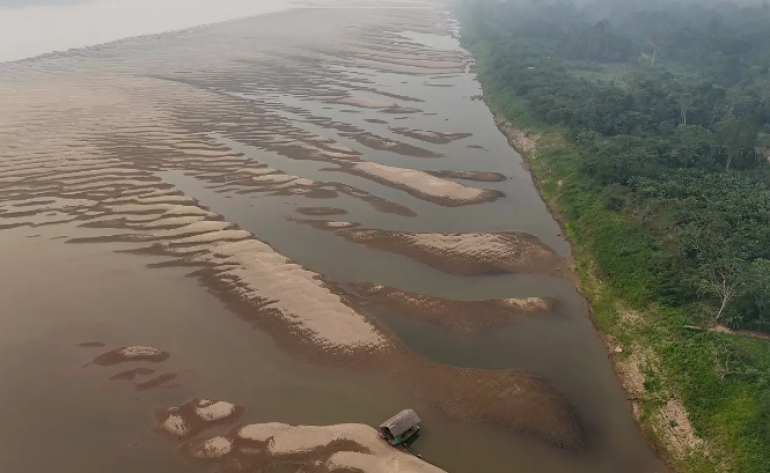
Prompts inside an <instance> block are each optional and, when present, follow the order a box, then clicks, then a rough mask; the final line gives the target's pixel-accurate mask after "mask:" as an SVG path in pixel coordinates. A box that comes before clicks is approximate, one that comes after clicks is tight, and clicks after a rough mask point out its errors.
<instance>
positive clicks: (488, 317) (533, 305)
mask: <svg viewBox="0 0 770 473" xmlns="http://www.w3.org/2000/svg"><path fill="white" fill-rule="evenodd" d="M350 286H351V288H352V289H353V290H354V291H355V293H356V295H357V296H359V297H360V298H361V301H360V302H361V303H362V304H363V305H364V306H367V305H369V304H378V305H383V306H386V307H388V308H390V309H392V310H395V311H397V312H399V313H401V314H403V315H405V316H407V317H410V318H413V319H416V320H422V321H425V322H430V323H432V324H435V325H440V326H442V327H445V328H448V329H450V330H453V331H455V332H462V333H475V332H481V331H484V330H488V329H490V328H494V327H498V326H502V325H508V324H511V323H513V322H515V321H516V320H518V319H519V318H521V317H522V316H525V315H534V314H542V313H546V312H549V311H551V310H552V309H553V306H554V301H553V300H551V299H546V298H542V297H526V298H510V299H500V300H484V301H461V300H452V299H443V298H440V297H433V296H428V295H425V294H415V293H411V292H406V291H402V290H399V289H394V288H390V287H385V286H379V285H375V284H369V283H358V284H352V285H350Z"/></svg>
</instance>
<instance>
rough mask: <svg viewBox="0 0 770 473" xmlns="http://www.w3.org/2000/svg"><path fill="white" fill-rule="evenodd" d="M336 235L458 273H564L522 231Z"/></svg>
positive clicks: (558, 260)
mask: <svg viewBox="0 0 770 473" xmlns="http://www.w3.org/2000/svg"><path fill="white" fill-rule="evenodd" d="M337 234H338V235H341V236H343V237H344V238H346V239H347V240H350V241H353V242H356V243H362V244H365V245H366V246H369V247H371V248H375V249H379V250H386V251H391V252H393V253H398V254H401V255H404V256H408V257H410V258H414V259H416V260H418V261H420V262H422V263H424V264H427V265H428V266H431V267H434V268H436V269H439V270H441V271H444V272H446V273H450V274H458V275H461V276H483V275H494V274H506V273H533V274H550V275H562V274H564V273H565V262H564V260H563V259H562V258H560V257H559V256H558V255H557V254H556V253H554V251H553V250H551V249H550V248H548V247H547V246H546V245H545V244H543V243H542V242H541V241H540V240H538V239H537V238H536V237H534V236H532V235H528V234H523V233H514V232H506V233H407V232H396V231H388V230H373V229H365V228H360V229H359V228H357V229H351V230H339V231H338V232H337Z"/></svg>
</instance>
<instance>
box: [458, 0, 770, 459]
mask: <svg viewBox="0 0 770 473" xmlns="http://www.w3.org/2000/svg"><path fill="white" fill-rule="evenodd" d="M458 8H459V11H460V17H461V20H462V23H463V39H464V42H465V43H466V46H467V47H468V48H469V49H471V50H472V52H473V53H474V56H475V57H476V60H477V64H478V67H479V76H480V79H481V80H482V83H483V85H484V92H485V98H486V100H487V102H488V103H489V104H490V106H491V107H492V108H493V110H494V111H495V112H496V113H497V114H498V115H499V116H501V117H503V118H505V119H506V120H507V122H508V123H510V124H512V125H513V126H514V127H515V128H516V129H518V130H525V131H528V132H531V133H536V134H537V136H538V137H539V139H538V148H537V150H536V152H535V153H532V154H531V155H530V156H529V157H528V158H529V161H530V164H531V167H532V169H533V172H534V173H535V175H536V177H537V178H538V181H539V184H540V186H541V189H542V191H543V194H544V196H545V197H546V199H547V200H548V201H549V203H550V204H551V205H552V207H553V208H554V209H555V210H556V211H558V212H559V213H560V214H562V215H563V217H564V221H565V226H566V227H567V231H568V233H569V235H570V237H571V238H572V240H573V242H574V244H575V247H576V258H577V264H578V271H579V273H580V275H581V278H582V281H583V285H584V289H585V291H586V293H587V294H588V295H589V297H590V298H591V299H592V303H593V307H594V311H595V316H596V321H597V324H598V325H599V327H600V328H601V329H602V330H603V331H604V332H606V333H608V334H611V335H612V336H614V337H616V338H617V339H618V340H620V342H621V343H624V344H627V345H630V346H641V347H645V348H647V349H649V350H651V352H652V353H653V355H654V357H655V359H656V360H657V363H656V364H657V365H658V366H657V369H656V370H655V371H652V372H650V373H647V374H648V377H647V383H645V387H646V388H647V392H646V394H645V396H644V398H643V399H641V400H640V404H641V406H642V408H643V414H642V423H643V425H644V426H645V427H646V428H647V430H648V433H650V435H651V437H653V439H654V440H656V441H659V442H661V443H662V442H664V440H663V439H662V438H661V437H660V436H659V434H657V433H655V432H653V431H652V426H654V425H655V424H654V420H653V417H654V416H655V414H656V413H657V412H659V410H660V407H662V406H663V405H665V404H666V402H667V401H668V399H671V398H672V397H673V398H676V399H679V400H681V402H682V403H683V404H684V406H685V407H686V409H687V411H688V412H689V414H690V420H691V423H692V425H693V427H694V429H695V432H696V433H697V434H698V435H699V436H700V437H702V438H704V439H705V440H706V441H707V445H708V453H705V452H704V451H703V449H700V450H699V449H696V451H695V452H694V453H693V454H691V455H688V456H686V457H677V458H672V462H673V463H674V464H675V465H676V466H677V467H678V468H679V469H680V470H682V471H692V472H695V471H698V472H700V471H703V472H708V471H735V472H740V473H760V472H761V473H767V472H768V471H770V342H768V341H766V340H758V339H752V338H748V337H745V336H738V335H732V334H731V335H727V334H722V333H716V332H712V331H694V330H690V329H688V328H687V327H688V326H699V327H704V328H707V327H710V326H714V325H717V324H723V325H726V326H729V327H731V328H733V329H744V330H754V331H760V332H766V333H767V332H770V169H768V156H770V153H769V152H768V149H769V148H770V140H768V136H770V6H767V4H765V5H761V6H756V7H739V6H737V5H735V4H717V3H714V4H713V5H709V6H704V2H700V4H695V3H693V4H687V3H685V2H682V3H672V2H668V1H666V2H664V1H641V0H639V1H634V0H627V1H624V2H623V1H610V0H598V1H594V2H592V3H591V4H590V5H587V6H584V7H581V6H576V5H574V4H571V3H568V2H559V3H553V2H550V3H549V2H548V1H547V0H532V1H529V0H526V1H524V2H511V1H507V2H497V1H495V2H492V1H484V0H476V1H473V0H466V1H465V2H464V3H462V4H461V5H460V6H459V7H458ZM629 310H635V311H638V312H639V313H640V314H641V316H640V317H641V319H642V322H641V323H634V324H631V323H628V322H627V321H626V320H624V319H623V317H622V316H621V315H620V314H622V313H623V312H627V311H629ZM669 424H670V423H669ZM670 425H673V424H670Z"/></svg>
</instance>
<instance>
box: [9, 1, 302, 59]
mask: <svg viewBox="0 0 770 473" xmlns="http://www.w3.org/2000/svg"><path fill="white" fill-rule="evenodd" d="M285 8H288V2H287V1H286V0H0V62H2V61H12V60H16V59H22V58H27V57H32V56H37V55H40V54H43V53H47V52H51V51H63V50H67V49H70V48H78V47H83V46H88V45H93V44H100V43H106V42H110V41H114V40H116V39H121V38H127V37H130V36H140V35H145V34H151V33H160V32H163V31H171V30H177V29H182V28H188V27H191V26H197V25H202V24H207V23H216V22H219V21H226V20H232V19H235V18H241V17H246V16H252V15H258V14H261V13H268V12H271V11H278V10H282V9H285Z"/></svg>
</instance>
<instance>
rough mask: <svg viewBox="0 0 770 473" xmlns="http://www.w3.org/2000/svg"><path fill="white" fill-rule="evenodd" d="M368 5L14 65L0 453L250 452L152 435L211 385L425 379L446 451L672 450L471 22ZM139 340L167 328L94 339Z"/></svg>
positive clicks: (518, 461)
mask: <svg viewBox="0 0 770 473" xmlns="http://www.w3.org/2000/svg"><path fill="white" fill-rule="evenodd" d="M318 6H323V7H325V8H317V7H318ZM329 6H333V7H334V8H327V7H329ZM360 6H361V5H360V4H358V5H352V4H350V3H344V2H337V3H329V2H326V3H323V4H317V5H315V7H314V5H312V4H308V5H304V6H299V5H294V7H295V8H292V9H289V10H284V11H280V12H273V13H269V14H264V15H261V16H256V17H252V18H248V19H242V20H235V21H230V22H227V23H220V24H213V25H208V26H202V27H196V28H193V29H189V30H183V31H177V32H173V33H164V34H156V35H152V36H146V37H142V38H134V39H126V40H121V41H117V42H114V43H110V44H106V45H101V46H89V47H85V48H83V49H78V50H70V51H67V52H63V53H53V54H48V55H45V56H42V57H38V58H34V59H28V60H23V61H17V62H8V63H4V64H0V100H2V102H3V103H4V104H5V113H4V115H3V117H0V166H2V169H0V205H2V207H0V259H1V260H2V262H3V269H2V270H0V323H2V326H3V330H2V331H1V332H0V402H1V404H0V470H2V471H15V472H19V473H27V472H29V473H32V472H35V473H37V472H41V471H48V470H51V471H58V472H73V473H74V472H78V473H82V472H92V471H93V472H96V471H106V470H109V471H113V472H122V471H125V472H129V471H139V470H150V471H161V470H162V471H167V472H176V471H179V472H181V471H212V470H217V471H257V467H256V466H254V465H255V464H249V463H245V465H246V466H244V467H243V468H242V469H239V468H241V466H242V465H244V463H243V458H244V457H242V456H237V455H248V454H249V452H248V451H247V450H246V449H243V451H242V452H241V451H239V452H234V451H233V452H230V451H229V450H228V452H227V453H226V454H223V455H222V456H221V458H220V457H217V458H207V459H206V461H199V460H200V459H195V458H193V457H195V455H192V456H191V455H190V454H189V452H190V451H195V448H197V447H193V446H191V445H194V444H195V442H196V440H195V438H197V437H195V438H192V440H190V439H187V438H186V439H181V436H180V438H168V436H166V437H164V436H163V435H162V434H159V433H158V425H157V422H156V420H154V418H153V414H155V416H156V418H157V416H158V415H159V414H158V412H165V411H163V409H165V408H168V407H170V406H181V405H184V404H185V403H186V402H188V401H189V400H190V399H193V398H195V399H197V398H205V399H217V400H225V401H227V402H231V403H233V404H235V405H237V406H238V408H239V409H242V410H243V414H242V417H241V418H240V419H239V420H238V425H240V424H243V423H244V422H256V423H265V422H281V423H287V424H293V425H331V424H341V423H360V424H368V425H372V426H376V425H378V424H379V423H380V422H381V421H382V420H384V419H386V418H387V417H389V416H391V415H392V414H394V413H396V412H398V411H399V410H401V409H402V408H405V407H413V408H415V409H416V410H417V412H418V413H419V415H420V416H421V417H422V420H423V431H422V435H421V436H420V438H419V439H418V440H417V441H416V442H415V443H414V445H413V447H414V448H415V449H416V450H417V451H419V452H420V453H421V454H422V455H423V456H424V458H425V459H426V460H428V461H430V462H431V463H433V464H435V465H436V466H438V467H440V468H442V469H444V470H446V471H448V472H453V473H454V472H457V473H462V472H468V473H472V472H484V473H503V472H506V473H507V472H511V471H522V472H524V471H526V472H537V473H557V472H558V473H563V472H576V473H578V472H586V473H587V472H591V473H604V472H606V473H610V472H617V471H623V472H627V473H653V472H663V471H665V468H664V467H663V466H662V464H661V462H660V461H659V460H658V459H657V458H656V456H655V454H654V452H653V451H652V449H651V447H650V446H649V445H648V443H647V441H646V440H645V439H644V437H643V435H642V434H641V432H640V431H639V429H638V427H637V426H636V425H635V423H634V420H633V416H632V413H631V407H630V404H629V403H628V402H627V401H626V396H625V393H624V391H623V390H622V388H621V386H620V385H619V383H618V382H617V380H616V379H615V377H614V375H613V372H612V367H611V364H610V361H609V359H608V356H607V350H606V349H605V347H604V346H603V343H602V341H601V339H600V337H599V335H598V334H597V333H596V332H595V330H594V329H593V327H592V324H591V321H590V317H589V312H588V307H587V304H586V302H585V300H584V299H583V298H582V297H581V296H580V294H579V293H578V292H577V291H576V290H575V288H574V285H573V282H572V281H573V280H574V278H573V277H572V276H571V273H570V270H569V260H570V257H571V255H570V247H569V244H568V242H567V241H566V240H565V239H564V237H563V236H562V235H561V231H560V228H559V226H558V225H557V223H556V222H555V221H554V219H553V218H552V217H551V215H550V214H549V213H548V210H547V208H546V206H545V205H544V203H543V201H542V200H541V199H540V197H539V195H538V193H537V190H536V188H535V186H534V184H533V182H532V179H531V176H530V175H529V173H528V172H527V170H526V168H525V167H524V165H523V162H522V159H521V157H520V156H519V155H518V154H517V153H516V152H515V151H514V150H513V149H512V148H510V147H509V145H508V143H507V141H506V138H505V137H504V136H503V135H502V134H501V133H500V132H499V131H498V129H497V128H496V126H495V122H494V119H493V116H492V114H491V113H490V111H489V110H488V108H487V107H486V106H485V104H484V102H483V101H481V100H478V97H479V96H480V95H481V94H482V91H481V88H480V85H479V83H478V81H477V80H476V77H475V74H474V73H473V60H472V58H471V57H470V56H469V54H468V53H467V52H466V51H464V50H463V49H462V48H461V47H460V45H459V41H458V39H457V35H458V25H457V22H456V21H455V20H454V19H453V18H452V17H451V15H450V14H449V12H448V11H447V8H446V6H445V5H443V4H442V3H436V2H431V1H423V2H408V3H407V2H396V1H387V0H383V1H379V2H370V3H367V4H366V5H365V6H366V8H358V7H360ZM73 8H74V7H73ZM412 170H413V171H412ZM415 171H417V172H415ZM421 171H429V172H430V173H429V172H421ZM431 173H432V174H431ZM265 244H266V245H265ZM490 307H491V308H492V309H490ZM511 307H513V309H511ZM501 314H502V315H501ZM134 345H142V346H144V345H146V346H151V347H157V348H158V349H160V350H163V352H165V353H167V354H169V355H170V356H169V357H168V359H167V360H166V359H164V360H161V361H158V360H153V361H158V362H157V363H143V364H141V365H137V364H135V363H131V362H129V363H126V364H119V365H114V366H113V365H109V366H103V365H101V364H100V363H99V357H98V355H100V354H102V353H104V352H107V351H110V350H113V349H116V348H119V347H125V346H134ZM136 366H142V367H144V369H145V370H146V371H145V372H133V373H129V372H128V371H127V369H128V368H135V367H136ZM149 370H153V371H152V373H150V371H149ZM143 376H144V377H143ZM156 376H157V378H155V377H156ZM169 412H176V411H169ZM232 425H235V424H227V423H222V424H218V425H216V426H214V427H213V428H212V429H210V430H209V431H207V432H206V433H205V435H206V436H211V435H220V434H222V435H225V436H227V435H230V434H228V429H229V428H231V427H232ZM228 438H231V437H228ZM319 452H320V450H319ZM276 455H277V454H276ZM292 455H294V454H292ZM297 455H299V454H298V453H297ZM318 455H320V453H318ZM260 458H261V457H260ZM314 458H315V457H314ZM319 458H320V457H319ZM260 461H264V462H265V463H260V465H263V467H264V468H266V469H265V470H264V471H275V472H278V471H326V470H315V469H313V468H320V467H319V466H318V465H319V463H312V462H309V460H307V459H305V460H302V459H300V458H299V457H298V456H287V457H281V458H279V457H278V456H275V457H270V459H269V461H268V460H265V459H264V458H261V459H260ZM302 461H305V463H302ZM301 465H305V466H301ZM249 468H251V469H249ZM260 468H261V467H260ZM300 468H306V470H301V469H300ZM351 468H352V467H351ZM260 471H262V470H260ZM335 471H337V470H335ZM338 471H348V470H345V469H339V470H338ZM351 471H352V470H351ZM372 471H374V470H372Z"/></svg>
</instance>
